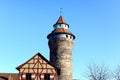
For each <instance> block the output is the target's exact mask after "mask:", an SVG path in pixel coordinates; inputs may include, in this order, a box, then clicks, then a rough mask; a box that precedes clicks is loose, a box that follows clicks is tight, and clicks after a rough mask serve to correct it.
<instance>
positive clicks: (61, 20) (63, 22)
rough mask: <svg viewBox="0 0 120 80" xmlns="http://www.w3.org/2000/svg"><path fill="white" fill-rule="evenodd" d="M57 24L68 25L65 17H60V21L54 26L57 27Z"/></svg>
mask: <svg viewBox="0 0 120 80" xmlns="http://www.w3.org/2000/svg"><path fill="white" fill-rule="evenodd" d="M56 24H67V23H66V22H65V20H64V19H63V17H62V16H60V17H59V19H58V21H57V22H56V23H55V24H54V25H56Z"/></svg>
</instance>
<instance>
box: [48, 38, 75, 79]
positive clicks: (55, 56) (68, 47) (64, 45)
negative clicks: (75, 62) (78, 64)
mask: <svg viewBox="0 0 120 80" xmlns="http://www.w3.org/2000/svg"><path fill="white" fill-rule="evenodd" d="M48 44H49V48H50V61H51V62H52V63H53V64H54V65H55V66H57V67H58V68H60V76H59V80H72V47H73V40H70V39H67V38H55V39H52V40H49V43H48Z"/></svg>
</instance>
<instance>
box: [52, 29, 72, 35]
mask: <svg viewBox="0 0 120 80" xmlns="http://www.w3.org/2000/svg"><path fill="white" fill-rule="evenodd" d="M52 33H68V34H71V32H70V31H69V30H68V29H64V28H57V29H55V30H54V31H52Z"/></svg>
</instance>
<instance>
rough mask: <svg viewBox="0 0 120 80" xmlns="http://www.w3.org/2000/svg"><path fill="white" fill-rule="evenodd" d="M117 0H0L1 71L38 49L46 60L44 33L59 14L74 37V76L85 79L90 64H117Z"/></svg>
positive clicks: (119, 50)
mask: <svg viewBox="0 0 120 80" xmlns="http://www.w3.org/2000/svg"><path fill="white" fill-rule="evenodd" d="M119 4H120V0H34V1H33V0H0V55H1V56H0V72H15V73H16V72H18V71H17V70H16V69H15V67H17V66H19V65H20V64H22V63H24V62H25V61H27V60H28V59H29V58H31V57H32V56H33V55H35V54H36V53H37V52H40V53H41V54H42V55H43V56H45V57H46V58H47V59H49V48H48V40H47V38H46V37H47V35H48V34H49V33H50V32H51V31H52V30H53V24H54V23H55V22H56V21H57V19H58V18H59V16H60V8H63V10H62V16H63V17H64V19H65V20H66V22H67V23H68V24H69V25H70V29H69V30H70V31H71V32H72V33H73V34H74V35H75V36H76V39H75V41H74V42H75V43H74V48H73V78H78V79H81V80H86V78H84V76H83V75H84V74H85V73H86V71H87V66H88V64H89V63H91V62H94V63H97V64H101V63H104V64H105V65H106V66H108V67H109V68H110V69H111V70H114V69H115V68H116V67H117V66H118V65H120V63H119V62H120V58H119V56H120V5H119Z"/></svg>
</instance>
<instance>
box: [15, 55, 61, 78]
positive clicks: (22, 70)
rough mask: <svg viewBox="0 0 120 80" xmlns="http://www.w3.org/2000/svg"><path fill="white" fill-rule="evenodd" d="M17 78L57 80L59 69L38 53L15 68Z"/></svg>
mask: <svg viewBox="0 0 120 80" xmlns="http://www.w3.org/2000/svg"><path fill="white" fill-rule="evenodd" d="M16 69H17V70H18V71H19V80H58V75H59V73H60V70H59V69H58V68H57V67H56V66H54V65H53V64H52V63H50V62H49V61H48V60H47V59H46V58H45V57H43V56H42V55H41V54H40V53H37V54H36V55H35V56H33V57H32V58H31V59H29V60H28V61H27V62H25V63H23V64H22V65H20V66H18V67H17V68H16Z"/></svg>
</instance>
